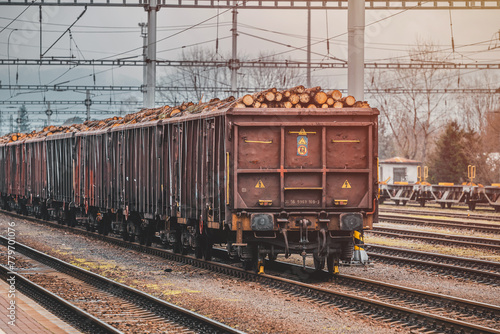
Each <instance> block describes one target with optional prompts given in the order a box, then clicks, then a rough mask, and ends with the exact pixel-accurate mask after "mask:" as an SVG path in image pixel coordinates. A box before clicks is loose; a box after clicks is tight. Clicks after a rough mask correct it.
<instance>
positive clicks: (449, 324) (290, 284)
mask: <svg viewBox="0 0 500 334" xmlns="http://www.w3.org/2000/svg"><path fill="white" fill-rule="evenodd" d="M15 215H16V214H15ZM16 216H18V215H16ZM18 217H19V218H21V219H28V220H31V221H33V222H36V223H42V224H47V225H50V226H55V227H60V228H64V229H67V230H70V231H72V232H76V233H77V234H82V235H86V236H92V237H94V238H96V239H99V240H103V241H106V242H109V243H112V244H115V245H118V246H121V247H124V248H127V249H132V250H135V251H139V252H141V253H146V254H150V255H154V256H159V257H162V258H166V259H168V260H171V261H176V262H181V263H185V264H188V265H191V266H193V267H197V268H201V269H206V270H210V271H213V272H217V273H221V274H224V275H228V276H231V277H236V278H240V279H244V280H248V281H252V282H258V283H260V284H264V285H267V286H270V287H272V288H275V289H279V290H282V291H284V292H286V293H297V294H301V295H304V296H307V297H309V298H311V299H314V300H317V301H320V302H324V303H328V304H332V305H335V306H336V307H341V308H345V309H348V310H355V311H356V312H358V313H363V314H370V315H373V316H375V317H379V318H385V319H390V320H391V321H394V322H400V323H404V324H408V325H411V326H418V327H420V328H425V329H429V330H437V331H447V330H450V331H453V332H460V331H464V332H467V333H497V334H500V331H499V330H496V329H493V328H488V327H485V326H481V325H476V324H470V323H467V322H465V321H461V320H455V319H449V318H446V317H442V316H438V315H435V314H432V313H428V312H422V311H418V310H412V309H409V308H407V307H402V306H398V305H391V304H389V303H386V302H382V301H379V300H374V299H371V298H366V297H359V296H352V295H349V294H347V293H342V292H337V291H333V290H328V289H323V288H319V287H316V286H314V285H311V284H307V283H302V282H297V281H294V280H290V279H286V278H282V277H276V276H271V275H267V274H261V275H259V274H256V273H254V272H250V271H245V270H243V269H240V268H236V267H234V266H230V265H227V264H222V263H216V262H212V261H204V260H201V259H196V258H194V257H192V256H186V255H181V254H176V253H173V252H170V251H167V250H164V249H159V248H153V247H146V246H142V245H139V244H136V243H130V242H125V241H123V240H121V239H117V238H114V237H108V236H104V235H100V234H96V233H92V232H87V231H84V230H80V229H76V228H70V227H66V226H64V225H58V224H55V223H51V222H47V221H43V220H39V219H36V218H32V217H25V216H20V215H19V216H18Z"/></svg>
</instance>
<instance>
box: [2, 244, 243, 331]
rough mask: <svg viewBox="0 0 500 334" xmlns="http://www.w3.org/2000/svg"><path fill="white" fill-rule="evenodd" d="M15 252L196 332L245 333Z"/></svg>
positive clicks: (26, 250)
mask: <svg viewBox="0 0 500 334" xmlns="http://www.w3.org/2000/svg"><path fill="white" fill-rule="evenodd" d="M8 242H9V240H8V239H7V238H5V237H3V236H0V243H1V244H3V245H4V246H7V245H8ZM15 250H16V252H19V253H21V254H24V255H26V256H28V257H30V258H32V259H34V260H36V261H39V262H41V263H43V264H45V265H48V266H49V267H52V268H54V269H56V270H58V271H60V272H62V273H65V274H67V275H70V276H73V277H75V278H77V279H79V280H82V281H84V282H86V283H88V284H91V285H93V286H95V287H97V288H99V289H101V290H103V291H106V292H109V293H111V294H113V295H115V296H118V297H120V298H123V299H126V300H129V301H130V302H132V303H134V304H137V305H138V306H139V307H144V305H147V308H148V309H149V310H150V311H151V312H153V313H155V314H157V315H158V316H161V317H163V318H166V319H168V320H172V321H174V322H175V323H177V324H179V325H182V326H183V327H186V328H189V329H191V330H194V331H196V332H198V333H203V334H205V333H234V334H243V333H244V332H242V331H239V330H237V329H234V328H232V327H229V326H227V325H225V324H222V323H220V322H218V321H215V320H213V319H210V318H207V317H205V316H202V315H201V314H198V313H196V312H193V311H190V310H187V309H185V308H182V307H179V306H177V305H175V304H171V303H169V302H166V301H164V300H161V299H159V298H156V297H154V296H151V295H149V294H147V293H144V292H142V291H140V290H137V289H134V288H132V287H129V286H127V285H124V284H121V283H118V282H115V281H113V280H111V279H109V278H106V277H104V276H101V275H98V274H95V273H93V272H91V271H88V270H85V269H81V268H79V267H77V266H74V265H72V264H70V263H67V262H64V261H62V260H60V259H58V258H55V257H53V256H50V255H47V254H44V253H42V252H40V251H37V250H36V249H33V248H31V247H29V246H26V245H23V244H20V243H18V242H16V243H15Z"/></svg>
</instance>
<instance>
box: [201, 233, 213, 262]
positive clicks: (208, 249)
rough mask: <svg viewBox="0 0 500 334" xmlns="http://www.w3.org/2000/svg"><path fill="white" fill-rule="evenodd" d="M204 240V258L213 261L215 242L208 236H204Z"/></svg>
mask: <svg viewBox="0 0 500 334" xmlns="http://www.w3.org/2000/svg"><path fill="white" fill-rule="evenodd" d="M203 239H204V240H203V242H202V252H203V259H204V260H205V261H212V253H213V252H212V248H213V245H214V244H213V242H212V241H211V240H210V238H209V237H208V236H205V237H204V238H203Z"/></svg>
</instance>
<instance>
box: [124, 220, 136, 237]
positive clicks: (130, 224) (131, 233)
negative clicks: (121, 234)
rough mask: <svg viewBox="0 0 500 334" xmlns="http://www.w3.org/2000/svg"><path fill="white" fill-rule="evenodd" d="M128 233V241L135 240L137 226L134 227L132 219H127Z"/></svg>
mask: <svg viewBox="0 0 500 334" xmlns="http://www.w3.org/2000/svg"><path fill="white" fill-rule="evenodd" d="M126 229H127V234H128V241H130V242H134V241H135V228H134V222H132V221H131V220H129V221H127V227H126Z"/></svg>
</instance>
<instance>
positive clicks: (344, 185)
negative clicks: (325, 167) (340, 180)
mask: <svg viewBox="0 0 500 334" xmlns="http://www.w3.org/2000/svg"><path fill="white" fill-rule="evenodd" d="M342 188H347V189H350V188H351V185H350V184H349V181H347V180H345V182H344V184H343V185H342Z"/></svg>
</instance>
